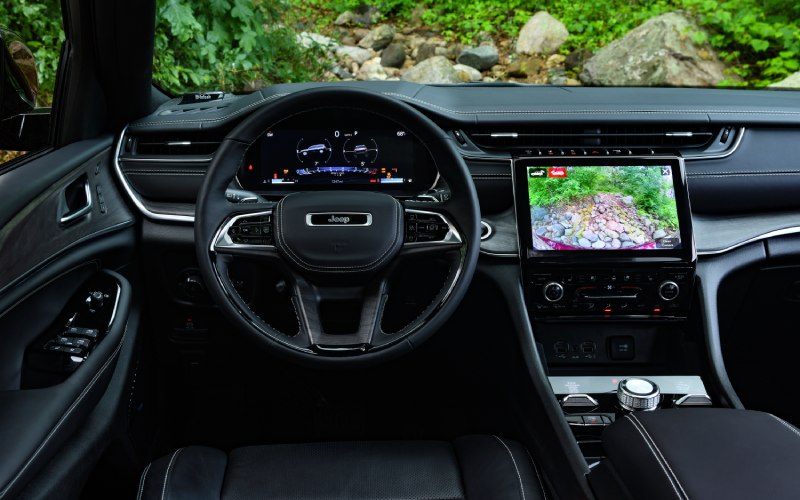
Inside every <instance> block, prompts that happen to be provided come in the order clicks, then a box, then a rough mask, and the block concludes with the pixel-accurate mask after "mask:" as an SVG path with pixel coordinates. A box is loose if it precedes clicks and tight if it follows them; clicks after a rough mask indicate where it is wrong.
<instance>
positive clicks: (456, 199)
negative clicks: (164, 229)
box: [194, 87, 480, 366]
mask: <svg viewBox="0 0 800 500" xmlns="http://www.w3.org/2000/svg"><path fill="white" fill-rule="evenodd" d="M309 111H313V112H314V113H334V115H332V116H336V115H335V114H338V113H343V112H346V113H359V112H364V113H371V114H372V115H378V116H379V117H380V119H385V120H387V121H388V122H393V123H395V124H397V125H399V126H401V127H403V128H404V129H405V130H407V131H410V133H412V134H413V135H415V136H416V138H417V139H418V140H419V141H420V142H421V144H422V145H423V146H424V147H425V148H427V150H428V152H429V153H430V155H431V158H432V159H433V161H434V163H435V165H436V168H438V171H439V175H440V176H441V177H442V179H443V180H444V181H445V182H446V184H447V186H448V187H449V190H450V196H449V197H446V199H445V200H430V201H423V200H415V199H407V200H400V199H398V198H395V197H393V196H390V195H389V194H386V193H380V192H371V191H343V190H339V189H336V190H327V191H300V192H293V193H291V194H288V195H287V196H285V197H283V198H282V199H280V201H278V202H277V203H274V202H268V203H246V204H241V203H231V202H230V201H228V200H227V199H226V196H225V192H226V189H227V188H228V186H229V184H230V183H231V181H232V179H233V178H234V177H235V176H236V174H237V172H238V171H239V169H240V167H241V166H242V164H243V161H244V158H245V154H246V153H247V150H248V148H250V146H251V145H252V144H253V143H254V142H256V141H257V140H258V139H259V138H260V137H261V135H262V134H264V133H265V132H266V131H267V130H270V129H272V128H274V127H275V126H276V125H278V124H279V123H280V122H282V121H283V120H286V119H287V118H290V117H293V116H296V115H298V114H300V113H305V112H309ZM245 233H246V234H247V235H249V236H243V235H244V234H245ZM194 236H195V245H196V250H197V258H198V261H199V268H200V271H201V274H202V276H203V278H204V280H205V283H206V286H207V288H208V291H209V293H210V295H211V297H212V299H213V300H214V301H215V302H216V304H217V305H218V306H219V307H220V309H221V310H222V312H223V314H224V315H225V316H227V318H228V319H229V320H230V321H232V322H233V323H234V325H236V326H237V327H238V328H239V329H240V330H242V331H243V332H244V333H245V334H247V335H249V336H250V337H252V338H254V339H256V340H257V341H258V342H260V343H263V344H264V345H266V346H268V347H270V348H273V349H274V350H275V351H277V352H279V353H281V354H285V355H287V356H289V357H292V358H295V359H298V360H300V361H306V362H310V363H312V364H317V365H319V364H338V365H348V366H351V365H358V364H366V363H374V362H376V361H383V360H388V359H390V358H394V357H396V356H398V355H401V354H404V353H407V352H409V351H411V350H412V349H414V347H416V346H418V345H419V344H421V343H422V342H423V341H424V340H426V339H427V338H429V337H430V336H431V335H432V334H433V333H434V332H436V331H437V330H438V329H439V328H440V327H441V326H442V325H443V324H444V323H445V321H447V319H448V318H449V317H450V315H451V314H452V313H453V311H454V310H455V309H456V307H457V306H458V304H459V302H460V301H461V299H462V298H463V296H464V294H465V292H466V290H467V288H468V286H469V283H470V281H471V279H472V276H473V274H474V271H475V267H476V265H477V261H478V254H479V249H480V248H479V247H480V212H479V208H478V198H477V194H476V192H475V186H474V185H473V183H472V178H471V177H470V175H469V171H468V170H467V166H466V165H465V163H464V160H463V159H462V157H461V155H460V154H459V153H458V151H457V149H456V147H455V145H454V143H453V140H452V139H450V138H449V137H448V136H447V135H446V134H445V133H444V132H443V131H442V130H441V129H440V128H439V127H437V126H436V125H435V124H434V123H433V122H432V121H431V120H430V119H429V118H427V117H426V116H425V115H423V114H422V113H420V112H419V111H417V110H416V109H414V108H412V107H411V106H409V105H408V104H405V103H403V102H400V101H397V100H395V99H392V98H390V97H387V96H384V95H382V94H378V93H374V92H370V91H365V90H359V89H352V88H342V87H335V88H331V87H326V88H316V89H310V90H305V91H301V92H297V93H293V94H290V95H288V96H285V97H281V98H279V99H277V100H275V101H272V102H270V103H269V104H266V105H264V106H263V107H262V108H261V109H259V110H258V111H256V112H255V113H253V114H252V115H251V116H250V117H248V118H246V119H245V120H244V121H243V122H242V123H240V124H239V125H238V126H237V127H236V128H235V129H234V130H233V131H231V132H230V133H229V134H228V135H227V136H226V137H225V139H224V140H223V141H222V144H221V145H220V147H219V149H218V151H217V153H216V155H215V156H214V159H213V161H212V162H211V164H210V166H209V168H208V172H207V174H206V177H205V181H204V183H203V186H202V187H201V189H200V193H199V196H198V200H197V207H196V212H195V226H194ZM411 256H423V257H428V256H430V257H436V258H439V259H441V260H443V261H444V262H447V266H448V275H447V277H446V278H445V280H444V281H445V282H444V283H443V284H442V286H441V290H440V291H439V292H438V293H436V294H435V297H434V298H433V300H432V301H431V303H430V304H429V305H427V307H424V309H423V310H422V312H421V314H419V316H418V317H417V318H416V319H414V320H413V321H411V322H410V323H409V324H407V325H406V326H404V327H402V328H400V329H399V330H398V331H391V332H386V331H384V329H383V328H382V326H381V325H382V322H383V319H384V313H385V312H386V304H387V298H388V291H389V290H390V281H391V277H392V271H393V270H395V269H396V267H397V265H398V264H399V263H400V262H402V261H403V260H404V259H406V258H409V257H411ZM236 259H247V260H249V261H262V262H264V263H266V262H267V261H271V262H273V263H278V264H279V265H280V266H281V267H282V268H283V269H284V271H285V274H286V275H287V276H289V279H288V280H287V282H288V288H289V290H290V292H291V302H292V305H293V306H294V308H295V312H296V313H297V322H298V331H297V332H296V333H294V332H292V333H286V332H283V331H280V330H278V329H277V328H275V327H274V326H271V325H270V318H268V317H264V318H262V317H260V316H259V314H257V313H256V312H255V311H254V308H252V304H248V303H247V302H246V301H245V300H244V299H243V298H242V295H240V293H239V292H238V291H237V289H236V287H235V286H234V282H233V280H232V278H231V276H230V267H231V264H232V262H234V261H235V260H236ZM439 279H440V280H441V276H440V277H439ZM437 286H438V284H437ZM342 299H348V300H351V301H357V302H358V303H360V304H361V310H360V315H359V317H358V318H357V320H355V321H354V322H353V323H354V324H357V326H356V327H355V328H351V329H350V330H348V331H346V332H344V333H342V332H340V331H336V332H334V333H331V332H329V331H328V329H327V327H326V318H328V316H326V314H327V315H330V314H334V315H335V314H336V313H335V310H334V313H330V309H331V308H330V307H328V308H327V309H326V312H324V313H323V307H325V306H324V304H326V303H327V304H335V303H336V301H337V300H342Z"/></svg>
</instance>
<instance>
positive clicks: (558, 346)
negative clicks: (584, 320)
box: [553, 341, 569, 354]
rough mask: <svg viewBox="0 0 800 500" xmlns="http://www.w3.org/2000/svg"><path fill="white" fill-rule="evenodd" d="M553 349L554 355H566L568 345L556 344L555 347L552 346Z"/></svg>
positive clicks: (563, 343) (564, 343)
mask: <svg viewBox="0 0 800 500" xmlns="http://www.w3.org/2000/svg"><path fill="white" fill-rule="evenodd" d="M553 349H554V350H555V351H556V354H566V353H568V352H569V344H567V343H566V342H563V341H561V342H556V343H555V345H553Z"/></svg>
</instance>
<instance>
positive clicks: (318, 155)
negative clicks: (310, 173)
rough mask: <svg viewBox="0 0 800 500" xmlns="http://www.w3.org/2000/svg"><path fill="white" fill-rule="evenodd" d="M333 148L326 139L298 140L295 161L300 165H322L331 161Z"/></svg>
mask: <svg viewBox="0 0 800 500" xmlns="http://www.w3.org/2000/svg"><path fill="white" fill-rule="evenodd" d="M331 153H333V147H331V141H329V140H328V139H306V138H303V139H300V141H299V142H298V143H297V159H298V160H300V163H304V164H310V165H314V166H316V165H322V164H323V163H327V162H328V160H330V159H331Z"/></svg>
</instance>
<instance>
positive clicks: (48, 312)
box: [0, 138, 136, 498]
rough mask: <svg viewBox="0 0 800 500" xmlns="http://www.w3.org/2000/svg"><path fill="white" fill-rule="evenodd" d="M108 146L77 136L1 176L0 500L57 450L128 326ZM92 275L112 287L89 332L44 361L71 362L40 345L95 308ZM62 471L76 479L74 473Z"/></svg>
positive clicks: (102, 389)
mask: <svg viewBox="0 0 800 500" xmlns="http://www.w3.org/2000/svg"><path fill="white" fill-rule="evenodd" d="M110 146H111V140H110V138H107V139H103V140H93V141H85V142H84V143H75V144H73V145H70V146H67V147H65V148H62V149H61V150H57V151H52V152H49V153H47V154H43V155H41V156H39V157H38V158H34V159H32V160H29V161H27V162H23V163H21V164H18V165H16V166H15V167H16V168H13V169H7V170H6V171H4V172H1V173H0V199H3V200H8V203H5V202H4V203H3V205H2V206H0V262H2V265H0V335H2V338H3V349H0V448H1V449H2V450H3V460H0V498H14V497H16V495H17V494H19V493H20V492H21V491H22V490H23V489H24V488H25V487H26V485H27V484H28V483H29V482H30V481H32V480H33V479H34V478H36V479H40V478H38V474H39V472H40V471H41V470H42V468H43V467H44V466H45V465H46V464H48V462H51V463H52V460H53V459H54V458H57V457H58V456H59V454H60V453H63V452H65V444H66V443H68V442H69V440H70V439H71V438H72V436H73V435H74V434H75V432H76V430H78V429H79V428H80V426H81V423H82V422H83V421H84V420H85V419H86V418H87V417H88V416H89V415H90V414H91V413H92V411H93V409H94V408H95V406H96V405H97V404H98V401H100V400H101V398H103V397H104V395H105V394H106V392H107V391H106V389H107V387H108V384H109V381H110V380H111V378H112V375H113V374H114V373H115V368H116V365H117V359H118V357H119V353H120V351H121V350H122V348H123V346H124V345H127V344H128V343H130V342H132V341H133V339H134V337H135V334H136V332H135V331H129V329H128V323H129V322H130V321H131V320H132V317H131V310H132V308H134V306H135V301H134V299H133V297H134V294H133V289H132V286H131V284H130V282H129V280H128V278H126V277H125V276H124V275H125V274H127V273H128V269H129V267H130V264H131V262H132V255H133V252H134V250H135V244H136V234H135V217H134V215H133V213H132V212H131V211H130V209H129V208H128V207H127V205H126V204H125V202H124V200H123V199H122V197H121V195H120V193H119V191H118V190H117V188H116V185H115V182H114V178H113V172H112V170H111V165H110V162H109V161H110ZM64 150H67V151H64ZM75 188H77V193H76V189H75ZM70 197H72V199H70ZM86 205H89V206H88V208H84V207H85V206H86ZM80 210H83V212H80ZM75 213H77V216H76V217H73V218H72V219H69V218H67V220H66V221H64V216H65V215H70V214H75ZM111 270H114V271H111ZM98 279H102V280H104V281H103V283H105V285H104V286H106V288H108V287H111V288H110V289H111V290H112V293H111V294H106V299H107V300H108V303H107V304H103V305H101V306H100V307H98V308H96V309H95V310H93V311H101V309H102V308H103V307H104V308H105V309H102V311H104V312H103V315H104V316H103V321H100V323H102V328H99V329H98V330H99V333H98V336H97V340H96V341H92V342H91V343H90V344H89V346H90V347H88V348H86V349H85V350H84V351H82V354H81V356H78V357H83V354H86V356H85V359H83V361H81V362H79V363H78V362H77V361H75V360H72V361H71V362H72V364H73V365H74V366H72V365H70V367H66V366H62V365H61V364H59V365H55V364H48V363H50V361H51V360H56V359H57V360H58V362H59V363H61V360H70V359H71V358H70V356H68V355H67V354H69V353H64V355H63V356H62V355H61V354H60V353H55V357H53V355H54V353H53V352H50V350H49V349H50V347H51V346H53V345H54V344H55V343H60V342H61V340H60V337H61V336H63V335H64V332H66V331H67V322H68V321H69V320H70V318H72V317H73V316H75V317H76V318H78V319H76V320H73V321H75V323H76V324H74V325H72V326H73V327H79V326H81V325H78V324H77V322H79V321H80V322H83V323H86V322H87V321H89V320H88V319H86V318H89V317H91V315H92V314H94V312H87V308H88V307H89V305H90V304H89V303H84V299H85V298H86V294H87V291H89V290H92V289H94V288H97V283H98V281H97V280H98ZM115 291H116V293H114V292H115ZM95 305H97V304H95ZM76 314H77V316H76ZM98 314H99V312H98ZM97 317H98V318H99V317H100V316H97ZM81 318H84V319H81ZM98 321H99V320H98ZM45 346H47V347H45ZM42 355H44V358H42ZM37 356H38V357H37ZM42 359H45V361H42ZM108 425H109V426H110V425H111V422H109V423H108ZM96 432H97V433H101V432H104V430H101V429H97V430H96ZM86 465H88V464H83V467H84V468H85V467H86ZM70 474H71V475H72V478H73V479H75V478H76V477H77V476H79V475H80V471H71V472H70ZM51 480H52V481H57V480H58V478H56V477H53V478H52V479H51ZM79 483H80V482H79V481H75V482H73V483H72V484H79ZM62 484H63V483H62ZM77 494H78V491H68V490H62V491H61V492H60V493H59V496H61V497H63V498H67V497H73V496H76V495H77Z"/></svg>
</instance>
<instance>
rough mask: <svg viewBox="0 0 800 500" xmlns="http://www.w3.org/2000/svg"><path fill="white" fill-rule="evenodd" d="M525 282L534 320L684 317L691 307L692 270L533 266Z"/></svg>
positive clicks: (678, 268)
mask: <svg viewBox="0 0 800 500" xmlns="http://www.w3.org/2000/svg"><path fill="white" fill-rule="evenodd" d="M526 279H527V286H526V288H527V291H528V303H529V305H530V308H531V313H532V315H533V316H534V317H537V316H600V317H611V316H648V317H685V316H686V315H687V314H688V312H689V307H690V306H691V295H692V294H691V292H692V289H693V287H694V269H693V268H691V267H658V268H620V269H607V270H601V269H583V268H576V269H573V268H569V269H541V268H537V269H536V270H535V271H532V272H531V273H529V274H528V276H527V277H526Z"/></svg>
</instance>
